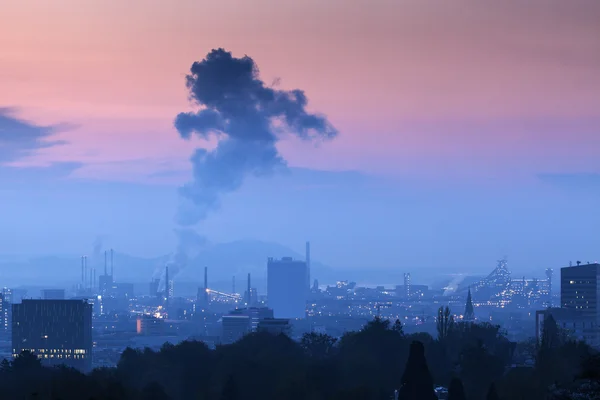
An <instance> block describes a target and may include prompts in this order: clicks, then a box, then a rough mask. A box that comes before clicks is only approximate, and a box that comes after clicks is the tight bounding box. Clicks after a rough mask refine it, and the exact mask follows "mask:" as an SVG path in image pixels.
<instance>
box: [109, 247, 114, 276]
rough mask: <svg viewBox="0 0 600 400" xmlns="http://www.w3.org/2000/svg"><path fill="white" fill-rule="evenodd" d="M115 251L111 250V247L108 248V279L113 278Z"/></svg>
mask: <svg viewBox="0 0 600 400" xmlns="http://www.w3.org/2000/svg"><path fill="white" fill-rule="evenodd" d="M114 254H115V252H114V251H113V249H110V280H111V281H112V280H113V279H114V278H113V276H114V274H115V264H114V258H113V256H114Z"/></svg>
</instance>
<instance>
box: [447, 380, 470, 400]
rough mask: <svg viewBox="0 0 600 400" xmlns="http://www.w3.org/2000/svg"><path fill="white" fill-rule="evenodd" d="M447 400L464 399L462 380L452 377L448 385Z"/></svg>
mask: <svg viewBox="0 0 600 400" xmlns="http://www.w3.org/2000/svg"><path fill="white" fill-rule="evenodd" d="M448 400H466V396H465V388H464V387H463V384H462V381H461V380H460V379H458V378H453V379H452V380H451V381H450V386H449V387H448Z"/></svg>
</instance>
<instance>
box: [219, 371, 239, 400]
mask: <svg viewBox="0 0 600 400" xmlns="http://www.w3.org/2000/svg"><path fill="white" fill-rule="evenodd" d="M238 398H239V393H238V386H237V384H236V382H235V379H234V378H233V376H232V375H229V376H228V377H227V380H226V381H225V384H224V385H223V389H222V390H221V400H237V399H238Z"/></svg>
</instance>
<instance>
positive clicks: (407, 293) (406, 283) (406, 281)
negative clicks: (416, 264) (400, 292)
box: [404, 272, 411, 299]
mask: <svg viewBox="0 0 600 400" xmlns="http://www.w3.org/2000/svg"><path fill="white" fill-rule="evenodd" d="M410 295H411V291H410V272H409V273H406V274H404V297H405V298H407V299H408V298H409V297H410Z"/></svg>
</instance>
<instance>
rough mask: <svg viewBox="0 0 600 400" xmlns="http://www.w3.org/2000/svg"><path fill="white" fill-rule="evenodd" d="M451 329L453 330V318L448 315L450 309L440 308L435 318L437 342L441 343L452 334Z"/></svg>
mask: <svg viewBox="0 0 600 400" xmlns="http://www.w3.org/2000/svg"><path fill="white" fill-rule="evenodd" d="M452 328H454V316H453V315H452V314H451V313H450V308H449V307H448V306H446V308H445V309H444V307H440V308H439V310H438V318H437V332H438V340H439V341H440V342H443V341H444V340H445V339H446V338H447V337H448V336H449V335H450V332H452Z"/></svg>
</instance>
